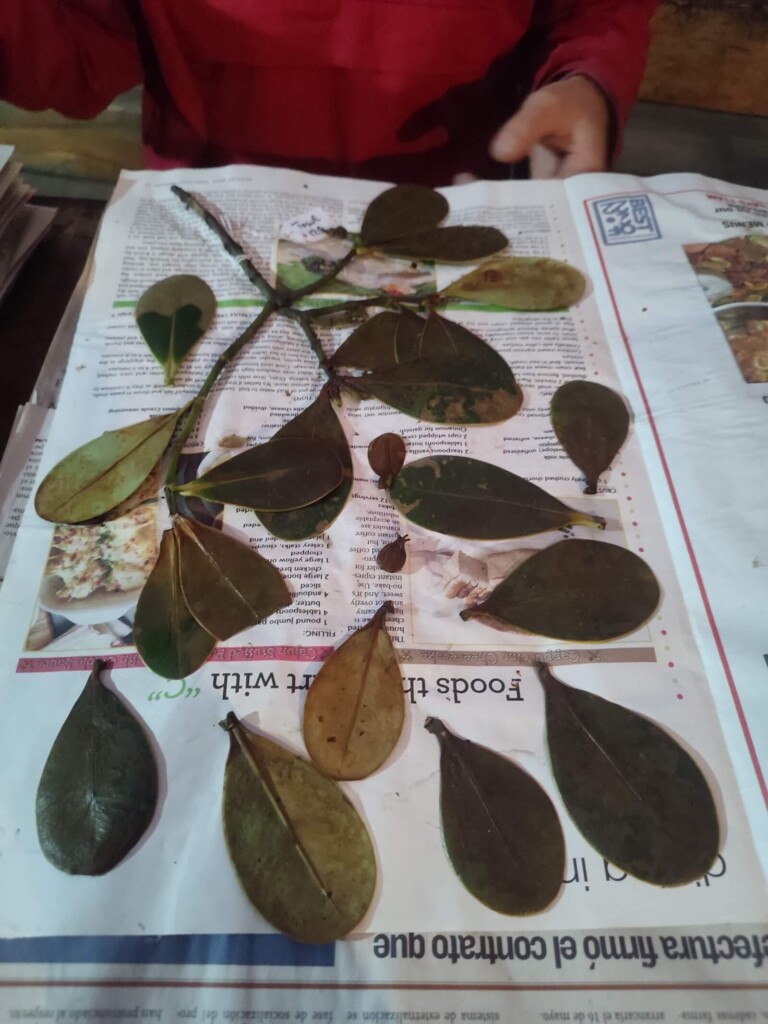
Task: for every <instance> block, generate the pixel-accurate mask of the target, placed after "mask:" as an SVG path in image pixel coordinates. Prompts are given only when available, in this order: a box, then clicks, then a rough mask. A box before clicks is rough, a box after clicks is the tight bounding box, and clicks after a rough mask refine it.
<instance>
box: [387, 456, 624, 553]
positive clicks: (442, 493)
mask: <svg viewBox="0 0 768 1024" xmlns="http://www.w3.org/2000/svg"><path fill="white" fill-rule="evenodd" d="M389 494H390V497H391V499H392V501H393V503H394V505H395V507H396V508H397V510H398V512H400V513H401V514H402V515H404V516H405V518H406V519H409V520H410V521H411V522H412V523H416V524H417V525H419V526H424V527H426V529H428V530H435V531H436V532H437V533H445V534H448V535H449V536H451V537H467V538H471V539H474V540H503V539H505V538H507V537H526V536H528V535H529V534H532V533H542V532H543V531H544V530H558V529H560V528H561V527H563V526H569V525H574V526H596V527H597V528H598V529H603V528H604V526H605V521H604V520H603V519H601V518H600V517H599V516H592V515H589V514H588V513H586V512H577V511H576V509H572V508H569V507H568V506H567V505H564V504H563V503H562V502H561V501H558V500H557V498H553V497H552V495H551V494H547V492H546V491H544V490H542V489H541V487H537V486H536V484H532V483H530V482H529V481H528V480H524V479H523V477H521V476H517V475H516V474H515V473H510V472H508V471H507V470H506V469H501V468H500V467H499V466H494V465H492V464H491V463H490V462H481V461H480V460H479V459H469V458H465V457H464V456H462V455H436V456H430V457H428V458H424V459H417V460H416V461H415V462H411V463H409V464H408V465H407V466H406V467H405V468H404V469H401V470H400V472H399V474H398V475H397V478H396V479H395V482H394V484H393V485H392V489H391V490H390V492H389Z"/></svg>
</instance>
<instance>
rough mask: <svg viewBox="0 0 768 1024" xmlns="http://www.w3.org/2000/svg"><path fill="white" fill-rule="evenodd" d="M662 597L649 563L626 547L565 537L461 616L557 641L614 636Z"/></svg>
mask: <svg viewBox="0 0 768 1024" xmlns="http://www.w3.org/2000/svg"><path fill="white" fill-rule="evenodd" d="M660 596H661V591H660V589H659V583H658V580H657V579H656V577H655V576H654V574H653V572H652V571H651V568H650V567H649V566H648V565H647V564H646V563H645V562H644V561H643V560H642V558H639V557H638V556H637V555H635V554H633V553H632V552H631V551H627V550H626V548H621V547H619V546H618V545H617V544H606V543H605V542H604V541H599V540H563V541H560V542H559V543H557V544H553V545H552V546H551V547H548V548H544V550H543V551H539V552H537V553H536V554H535V555H532V556H531V557H530V558H528V559H526V560H525V561H524V562H523V563H522V564H521V565H519V566H518V567H517V568H516V569H515V570H513V571H512V572H511V573H510V575H509V576H507V578H506V579H505V580H503V581H502V582H501V583H500V584H499V585H498V586H497V587H496V588H495V590H493V591H492V593H491V594H490V596H489V597H488V598H487V599H486V600H485V601H483V602H482V604H478V605H475V606H474V607H473V608H466V609H465V610H464V611H463V612H461V617H462V619H472V618H476V617H477V616H483V617H489V618H491V619H493V620H495V621H496V622H498V623H499V624H500V625H504V626H512V627H513V628H515V629H522V630H524V631H525V632H527V633H537V634H538V635H540V636H550V637H554V638H556V639H558V640H614V639H615V638H616V637H619V636H624V635H625V634H626V633H631V632H633V631H634V630H635V629H638V628H639V627H640V626H642V624H643V623H644V622H646V621H647V620H648V619H649V618H650V617H651V615H653V613H654V611H655V610H656V607H657V605H658V603H659V598H660Z"/></svg>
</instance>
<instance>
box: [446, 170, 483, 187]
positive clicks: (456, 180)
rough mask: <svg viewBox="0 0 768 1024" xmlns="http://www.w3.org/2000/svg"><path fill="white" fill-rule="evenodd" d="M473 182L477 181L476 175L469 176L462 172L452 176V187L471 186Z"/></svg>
mask: <svg viewBox="0 0 768 1024" xmlns="http://www.w3.org/2000/svg"><path fill="white" fill-rule="evenodd" d="M473 181H477V175H476V174H469V173H468V172H467V171H462V172H461V173H460V174H454V176H453V181H452V182H451V184H452V185H471V184H472V182H473Z"/></svg>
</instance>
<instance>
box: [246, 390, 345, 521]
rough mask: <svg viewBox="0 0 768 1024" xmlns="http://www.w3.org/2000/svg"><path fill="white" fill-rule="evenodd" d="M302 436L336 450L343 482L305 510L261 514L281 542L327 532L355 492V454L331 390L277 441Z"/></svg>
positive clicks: (280, 435) (299, 417) (299, 416)
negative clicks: (333, 401)
mask: <svg viewBox="0 0 768 1024" xmlns="http://www.w3.org/2000/svg"><path fill="white" fill-rule="evenodd" d="M302 437H309V438H313V439H316V440H319V441H325V442H326V443H327V444H329V445H331V446H332V447H333V450H334V452H335V453H336V456H337V458H338V460H339V462H340V463H341V467H342V474H341V483H340V484H339V485H338V486H337V487H336V488H335V489H334V490H332V491H331V492H330V493H329V494H327V495H326V496H325V497H324V498H321V499H320V500H319V501H315V502H313V503H312V504H311V505H306V506H305V507H304V508H299V509H292V510H290V511H288V512H257V513H256V515H257V516H258V518H259V520H260V521H261V522H262V523H263V524H264V526H266V528H267V529H268V530H269V532H270V533H272V534H274V536H275V537H280V539H281V540H306V539H307V538H308V537H316V536H317V535H318V534H319V533H324V532H325V530H327V529H328V527H329V526H330V525H331V523H332V522H333V521H334V519H336V517H337V516H338V515H339V513H340V512H341V510H342V509H343V508H344V506H345V504H346V502H347V498H348V497H349V492H350V491H351V490H352V453H351V452H350V450H349V444H348V443H347V438H346V435H345V433H344V430H343V428H342V426H341V424H340V423H339V418H338V416H337V415H336V413H335V412H334V410H333V403H332V402H331V399H330V396H329V394H328V390H327V388H323V390H322V391H321V392H320V394H319V395H318V397H317V398H316V399H315V401H314V402H313V403H312V405H310V406H309V407H308V408H307V409H305V410H304V411H303V412H301V413H299V415H298V416H296V417H295V419H292V420H291V421H290V422H289V423H286V424H285V426H284V427H281V428H280V430H278V432H277V433H276V434H275V437H274V440H278V439H281V438H302Z"/></svg>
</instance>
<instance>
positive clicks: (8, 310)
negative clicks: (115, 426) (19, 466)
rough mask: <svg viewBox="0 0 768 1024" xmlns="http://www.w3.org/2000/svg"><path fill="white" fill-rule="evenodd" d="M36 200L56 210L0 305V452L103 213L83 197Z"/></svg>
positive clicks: (62, 310)
mask: <svg viewBox="0 0 768 1024" xmlns="http://www.w3.org/2000/svg"><path fill="white" fill-rule="evenodd" d="M40 202H41V203H42V204H43V205H47V206H57V207H58V208H59V212H58V213H57V215H56V218H55V220H54V222H53V224H52V225H51V229H50V231H49V232H48V234H47V235H46V237H45V238H44V239H43V241H42V242H41V243H40V245H39V246H38V247H37V249H36V250H35V251H34V252H33V253H32V256H31V257H30V259H29V261H28V262H27V264H26V265H25V266H24V267H23V269H22V271H21V273H20V274H19V276H18V278H17V279H16V281H15V282H14V284H13V286H12V287H11V290H10V291H9V292H8V294H7V295H6V297H5V299H4V300H3V302H2V303H0V352H1V353H2V375H1V376H0V450H3V449H4V448H5V444H6V441H7V439H8V433H9V431H10V428H11V426H12V424H13V419H14V416H15V415H16V409H17V407H18V406H19V405H23V404H24V403H25V402H27V401H28V400H29V397H30V394H31V392H32V388H33V387H34V385H35V381H36V380H37V375H38V373H39V372H40V367H41V366H42V363H43V360H44V359H45V355H46V353H47V351H48V346H49V345H50V343H51V340H52V338H53V335H54V333H55V332H56V328H57V326H58V324H59V320H60V319H61V316H62V314H63V312H64V308H65V306H66V305H67V302H68V300H69V297H70V295H71V294H72V292H73V290H74V287H75V285H76V284H77V280H78V278H79V277H80V273H81V271H82V269H83V267H84V265H85V261H86V258H87V256H88V252H89V250H90V247H91V243H92V241H93V238H94V235H95V233H96V228H97V227H98V223H99V218H100V217H101V213H102V211H103V209H104V203H103V202H97V201H94V200H88V199H75V200H73V199H63V200H40ZM84 415H87V410H85V411H84Z"/></svg>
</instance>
